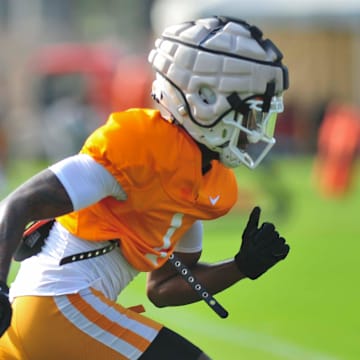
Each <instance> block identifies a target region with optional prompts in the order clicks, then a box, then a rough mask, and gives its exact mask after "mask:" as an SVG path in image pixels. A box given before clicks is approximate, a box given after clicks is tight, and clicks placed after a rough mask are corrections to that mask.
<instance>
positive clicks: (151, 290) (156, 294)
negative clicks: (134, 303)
mask: <svg viewBox="0 0 360 360" xmlns="http://www.w3.org/2000/svg"><path fill="white" fill-rule="evenodd" d="M146 295H147V297H148V299H149V300H150V301H151V302H152V303H153V304H154V305H155V306H156V307H159V308H162V307H165V306H168V303H167V301H166V298H167V296H166V293H165V291H164V289H163V288H162V287H160V286H147V288H146Z"/></svg>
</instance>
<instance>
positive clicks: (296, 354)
mask: <svg viewBox="0 0 360 360" xmlns="http://www.w3.org/2000/svg"><path fill="white" fill-rule="evenodd" d="M222 321H224V320H220V319H219V321H218V322H217V323H216V326H214V322H211V321H206V320H204V318H202V317H197V316H196V314H194V313H192V314H191V316H186V315H185V314H183V315H182V316H181V318H178V319H177V321H176V324H177V326H181V328H183V329H189V330H191V331H194V330H196V331H198V332H199V333H201V334H205V335H206V336H208V337H209V342H210V341H213V342H214V343H216V341H221V342H223V343H224V342H225V343H226V342H227V343H229V344H232V345H233V344H234V343H235V344H239V346H241V347H244V348H248V349H252V350H257V351H261V352H263V353H264V354H268V355H270V354H271V355H274V356H278V357H279V359H287V360H305V359H306V360H340V358H339V357H336V356H333V355H330V354H325V353H322V352H319V351H317V350H313V349H308V348H305V347H302V346H299V345H298V344H294V343H290V342H288V341H286V340H283V339H281V338H277V337H275V336H272V335H267V334H264V333H259V332H255V331H252V330H247V329H244V328H241V327H238V326H233V325H230V324H226V320H225V322H224V323H222ZM184 335H185V336H186V333H185V334H184ZM204 350H205V349H204Z"/></svg>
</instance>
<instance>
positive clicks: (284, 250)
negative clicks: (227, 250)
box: [235, 207, 290, 280]
mask: <svg viewBox="0 0 360 360" xmlns="http://www.w3.org/2000/svg"><path fill="white" fill-rule="evenodd" d="M259 218H260V208H259V207H255V208H254V209H253V211H252V212H251V214H250V217H249V220H248V223H247V225H246V228H245V230H244V232H243V234H242V244H241V247H240V251H239V252H238V253H237V254H236V255H235V262H236V264H237V266H238V268H239V270H240V271H241V272H242V273H243V274H244V275H245V276H247V277H249V278H250V279H252V280H254V279H257V278H258V277H259V276H260V275H262V274H263V273H264V272H266V271H267V270H268V269H270V268H271V267H272V266H274V265H275V264H276V263H277V262H278V261H280V260H282V259H285V258H286V256H287V254H288V253H289V250H290V247H289V245H287V244H286V243H285V239H284V238H283V237H280V236H279V233H278V232H277V231H276V230H275V226H274V225H273V224H271V223H266V222H265V223H263V224H262V225H261V227H260V228H259Z"/></svg>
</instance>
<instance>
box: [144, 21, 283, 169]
mask: <svg viewBox="0 0 360 360" xmlns="http://www.w3.org/2000/svg"><path fill="white" fill-rule="evenodd" d="M281 60H282V54H281V52H280V51H279V50H278V48H277V47H276V46H275V45H274V44H273V43H272V42H271V41H270V40H268V39H263V37H262V32H261V31H260V30H259V29H258V28H257V27H255V26H251V25H249V24H248V23H246V22H245V21H242V20H237V19H232V18H227V17H217V16H215V17H210V18H204V19H199V20H196V21H193V22H185V23H182V24H180V25H175V26H171V27H168V28H166V29H165V31H164V32H163V33H162V35H161V37H160V38H159V39H157V40H156V42H155V48H154V49H153V50H152V51H151V52H150V54H149V62H150V63H151V65H152V66H153V68H154V69H155V71H156V80H155V81H154V83H153V91H152V96H153V98H154V99H155V100H156V101H157V102H158V103H159V104H160V105H161V107H160V110H161V112H162V114H163V116H164V117H166V118H168V119H169V120H171V121H175V122H177V123H179V124H181V125H182V126H183V127H184V128H185V129H186V131H187V132H188V133H189V134H190V135H191V136H192V137H193V138H194V139H195V140H196V141H197V142H199V143H202V144H204V145H205V146H206V147H207V148H209V149H210V150H212V151H215V152H217V153H219V159H220V161H221V162H222V163H223V164H224V165H225V166H227V167H237V166H239V165H240V164H245V165H246V166H248V167H249V168H255V167H256V166H257V165H258V164H259V163H260V162H261V160H262V159H263V158H264V157H265V155H266V154H267V153H268V152H269V150H270V149H271V148H272V146H273V145H274V144H275V138H274V130H275V123H276V117H277V114H278V113H279V112H282V111H283V101H282V93H283V91H284V90H285V89H287V88H288V71H287V68H286V66H284V65H283V64H282V61H281Z"/></svg>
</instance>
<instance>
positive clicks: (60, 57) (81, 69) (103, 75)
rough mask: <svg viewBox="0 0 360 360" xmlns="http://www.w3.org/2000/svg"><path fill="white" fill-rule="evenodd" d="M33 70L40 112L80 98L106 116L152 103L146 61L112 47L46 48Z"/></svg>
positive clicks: (35, 59) (33, 62)
mask: <svg viewBox="0 0 360 360" xmlns="http://www.w3.org/2000/svg"><path fill="white" fill-rule="evenodd" d="M31 69H32V71H33V72H34V73H35V75H36V78H37V82H38V85H37V87H38V89H37V92H38V96H39V98H38V103H39V104H38V105H39V106H40V108H41V107H46V106H47V105H49V104H51V103H52V102H54V101H56V100H57V98H59V97H61V96H79V95H80V96H85V97H86V101H87V102H88V103H89V104H90V105H92V106H94V107H95V108H97V109H98V110H99V112H101V113H103V114H105V115H108V114H109V113H110V112H112V111H118V110H125V109H127V108H129V107H146V106H148V104H149V103H150V99H151V97H150V92H151V82H152V75H151V69H150V66H149V65H148V63H147V61H146V57H145V56H140V55H136V56H134V55H131V56H130V55H128V54H125V53H124V52H121V51H119V50H118V49H115V48H113V47H111V46H105V45H97V44H76V43H65V44H54V45H47V46H44V47H43V48H41V49H40V50H39V51H38V52H37V53H36V54H35V55H34V56H33V58H32V60H31Z"/></svg>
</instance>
